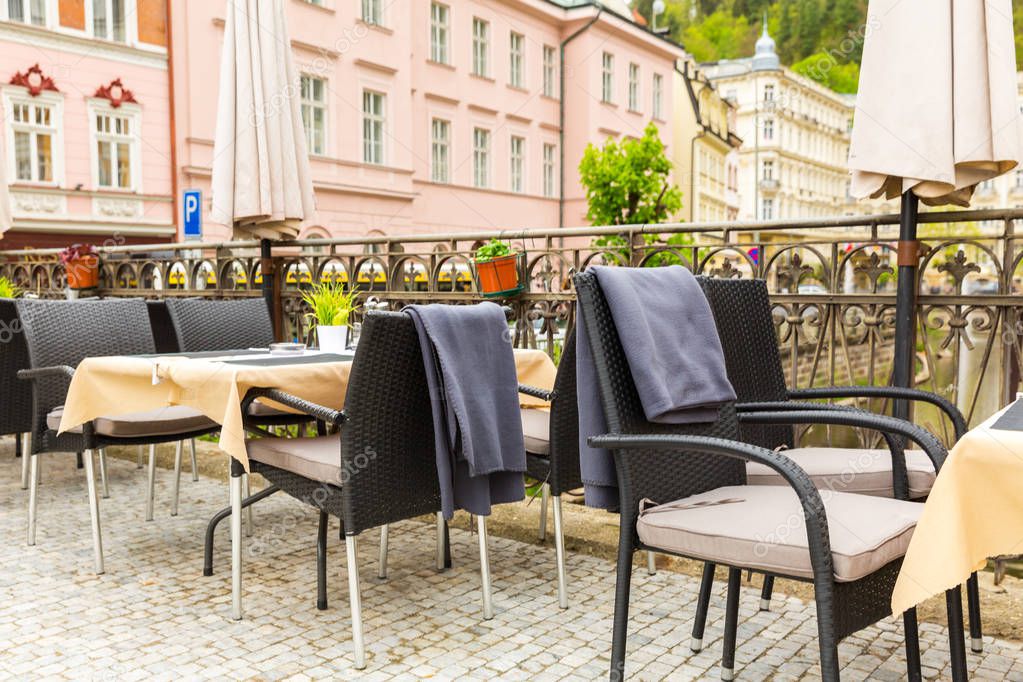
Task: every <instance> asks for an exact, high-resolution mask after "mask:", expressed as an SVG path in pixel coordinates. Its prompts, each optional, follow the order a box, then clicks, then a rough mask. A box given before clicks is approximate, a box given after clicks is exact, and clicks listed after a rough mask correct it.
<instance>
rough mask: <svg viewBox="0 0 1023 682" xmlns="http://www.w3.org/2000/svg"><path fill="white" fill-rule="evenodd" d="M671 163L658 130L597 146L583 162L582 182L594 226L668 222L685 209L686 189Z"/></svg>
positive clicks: (651, 127)
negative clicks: (674, 175) (680, 185)
mask: <svg viewBox="0 0 1023 682" xmlns="http://www.w3.org/2000/svg"><path fill="white" fill-rule="evenodd" d="M671 167H672V164H671V160H670V159H668V157H667V156H666V155H665V153H664V143H663V142H661V138H660V135H659V134H658V131H657V126H655V125H654V124H653V123H650V124H648V125H647V127H646V129H645V130H644V131H643V137H641V138H639V139H631V140H625V141H624V142H622V143H621V144H618V143H617V142H615V141H614V140H611V139H609V140H608V141H607V142H606V143H605V144H604V146H603V147H597V146H595V145H593V144H592V143H591V144H590V145H589V146H587V147H586V151H585V152H583V158H582V161H580V162H579V181H580V183H581V184H582V186H583V187H585V188H586V201H587V203H588V204H589V210H588V211H587V212H586V218H587V219H588V220H589V221H590V222H591V223H592V224H594V225H639V224H650V223H660V222H664V221H665V220H667V219H668V218H670V217H671V216H672V215H674V214H675V213H676V212H677V211H678V210H679V209H680V208H682V191H681V190H680V189H679V188H678V187H677V186H676V185H674V184H672V182H671V178H670V175H671Z"/></svg>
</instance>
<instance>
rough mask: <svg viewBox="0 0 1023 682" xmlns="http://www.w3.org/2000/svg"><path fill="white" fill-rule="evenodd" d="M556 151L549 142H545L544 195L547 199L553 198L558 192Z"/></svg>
mask: <svg viewBox="0 0 1023 682" xmlns="http://www.w3.org/2000/svg"><path fill="white" fill-rule="evenodd" d="M556 149H557V148H556V147H555V146H554V145H553V144H550V143H549V142H545V143H544V145H543V195H544V196H545V197H547V198H551V197H553V196H554V195H555V194H557V191H558V190H557V187H558V185H557V181H556V180H555V175H554V170H555V167H556V166H555V163H556V162H555V160H554V157H555V154H556V153H557V152H556Z"/></svg>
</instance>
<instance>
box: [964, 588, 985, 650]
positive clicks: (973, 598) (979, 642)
mask: <svg viewBox="0 0 1023 682" xmlns="http://www.w3.org/2000/svg"><path fill="white" fill-rule="evenodd" d="M966 606H967V609H968V610H969V614H970V651H972V652H973V653H975V654H980V653H983V652H984V631H983V630H982V629H981V625H980V623H981V621H980V583H979V581H978V580H977V574H976V573H971V574H970V578H969V580H967V581H966Z"/></svg>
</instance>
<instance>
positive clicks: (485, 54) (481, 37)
mask: <svg viewBox="0 0 1023 682" xmlns="http://www.w3.org/2000/svg"><path fill="white" fill-rule="evenodd" d="M472 72H473V74H474V75H476V76H483V77H484V78H486V77H488V76H490V22H487V21H483V20H482V19H476V18H473V20H472Z"/></svg>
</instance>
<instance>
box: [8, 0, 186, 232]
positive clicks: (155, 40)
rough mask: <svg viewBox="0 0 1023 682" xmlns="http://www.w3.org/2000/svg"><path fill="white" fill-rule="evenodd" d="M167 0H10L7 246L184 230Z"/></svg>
mask: <svg viewBox="0 0 1023 682" xmlns="http://www.w3.org/2000/svg"><path fill="white" fill-rule="evenodd" d="M166 15H167V8H166V5H165V3H164V2H163V1H162V0H124V1H123V2H111V1H110V0H86V1H84V2H83V1H82V0H6V1H5V2H3V3H0V83H2V85H0V105H2V111H3V116H2V121H0V149H2V151H3V162H4V164H5V166H4V176H5V178H6V179H7V182H8V184H9V189H10V195H11V209H12V222H13V225H12V228H11V229H10V230H9V231H8V232H7V233H6V234H5V235H4V236H3V238H2V239H0V248H20V247H22V246H26V245H32V246H66V245H68V244H70V243H72V242H91V243H108V244H122V243H137V242H153V241H161V240H173V239H174V238H175V236H176V233H177V228H176V225H175V220H174V208H173V207H174V203H173V196H174V189H173V185H174V176H175V174H174V164H173V163H172V157H173V153H172V148H171V136H170V127H171V126H170V121H171V118H170V115H171V111H170V109H171V107H170V102H171V92H170V81H169V77H168V60H167V32H166V25H167V21H166Z"/></svg>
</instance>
